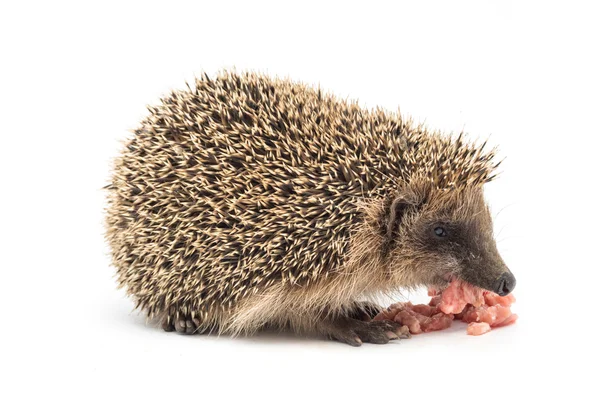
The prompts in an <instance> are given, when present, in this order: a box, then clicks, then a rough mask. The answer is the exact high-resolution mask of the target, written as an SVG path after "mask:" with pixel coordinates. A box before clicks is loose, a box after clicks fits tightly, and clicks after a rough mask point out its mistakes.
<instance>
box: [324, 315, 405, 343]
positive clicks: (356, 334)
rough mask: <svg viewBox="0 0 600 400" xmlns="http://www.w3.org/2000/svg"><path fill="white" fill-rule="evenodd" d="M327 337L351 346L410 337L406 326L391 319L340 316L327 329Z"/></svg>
mask: <svg viewBox="0 0 600 400" xmlns="http://www.w3.org/2000/svg"><path fill="white" fill-rule="evenodd" d="M328 334H329V337H330V338H332V339H335V340H338V341H340V342H343V343H347V344H349V345H351V346H360V345H361V344H362V343H363V342H368V343H377V344H385V343H387V342H389V341H390V340H394V339H405V338H409V337H410V333H409V331H408V327H406V326H403V325H400V324H398V323H397V322H393V321H360V320H357V319H352V318H340V319H338V320H336V321H335V322H334V323H332V324H331V326H330V328H329V329H328Z"/></svg>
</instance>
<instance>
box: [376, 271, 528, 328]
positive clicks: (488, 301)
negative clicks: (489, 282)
mask: <svg viewBox="0 0 600 400" xmlns="http://www.w3.org/2000/svg"><path fill="white" fill-rule="evenodd" d="M428 294H429V295H430V296H433V297H432V298H431V300H430V301H429V304H428V305H426V304H416V305H413V304H412V303H411V302H405V303H394V304H392V305H390V306H389V307H388V308H387V310H384V311H382V312H381V313H379V314H378V315H377V316H375V318H374V320H392V321H396V322H398V323H400V324H402V325H404V326H406V327H407V328H408V329H409V331H410V333H412V334H418V333H422V332H432V331H438V330H442V329H446V328H449V327H450V326H451V325H452V320H454V319H458V320H461V321H463V322H466V323H468V324H469V325H468V327H467V334H469V335H482V334H484V333H487V332H489V331H490V330H491V328H496V327H501V326H506V325H510V324H512V323H514V322H515V321H516V320H517V318H518V317H517V315H516V314H513V313H512V311H511V310H510V306H511V304H513V303H514V302H515V297H514V296H513V295H512V294H509V295H508V296H504V297H501V296H498V295H497V294H495V293H493V292H488V291H486V290H483V289H481V288H478V287H475V286H473V285H471V284H469V283H466V282H463V281H459V280H454V281H452V282H450V285H448V287H447V288H446V289H444V290H442V291H440V290H438V289H436V288H430V289H429V291H428Z"/></svg>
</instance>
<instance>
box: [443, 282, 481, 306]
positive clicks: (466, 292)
mask: <svg viewBox="0 0 600 400" xmlns="http://www.w3.org/2000/svg"><path fill="white" fill-rule="evenodd" d="M467 304H473V305H474V306H476V307H477V306H480V305H482V304H484V299H483V290H482V289H480V288H478V287H475V286H473V285H471V284H468V283H467V282H463V281H459V280H454V281H452V282H451V283H450V286H448V287H447V288H446V289H444V291H443V292H442V299H441V301H440V304H439V306H438V307H439V308H440V310H442V311H443V312H444V313H445V314H458V313H460V312H461V311H462V310H463V308H465V306H466V305H467Z"/></svg>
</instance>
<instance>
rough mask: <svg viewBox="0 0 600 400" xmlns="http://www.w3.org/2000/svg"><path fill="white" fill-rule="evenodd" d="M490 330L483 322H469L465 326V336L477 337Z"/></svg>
mask: <svg viewBox="0 0 600 400" xmlns="http://www.w3.org/2000/svg"><path fill="white" fill-rule="evenodd" d="M491 330H492V328H491V327H490V325H489V324H487V323H485V322H471V323H470V324H469V325H468V326H467V335H473V336H479V335H483V334H484V333H488V332H489V331H491Z"/></svg>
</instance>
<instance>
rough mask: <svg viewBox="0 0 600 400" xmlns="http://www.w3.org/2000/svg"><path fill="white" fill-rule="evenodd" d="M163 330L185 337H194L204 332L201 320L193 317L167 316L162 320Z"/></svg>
mask: <svg viewBox="0 0 600 400" xmlns="http://www.w3.org/2000/svg"><path fill="white" fill-rule="evenodd" d="M161 325H162V328H163V329H164V330H165V331H166V332H172V331H177V332H178V333H183V334H185V335H193V334H194V333H203V332H204V330H203V329H202V328H201V327H202V325H201V324H200V320H199V319H198V318H197V317H191V316H184V315H178V316H172V315H166V316H164V317H163V320H162V324H161Z"/></svg>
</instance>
